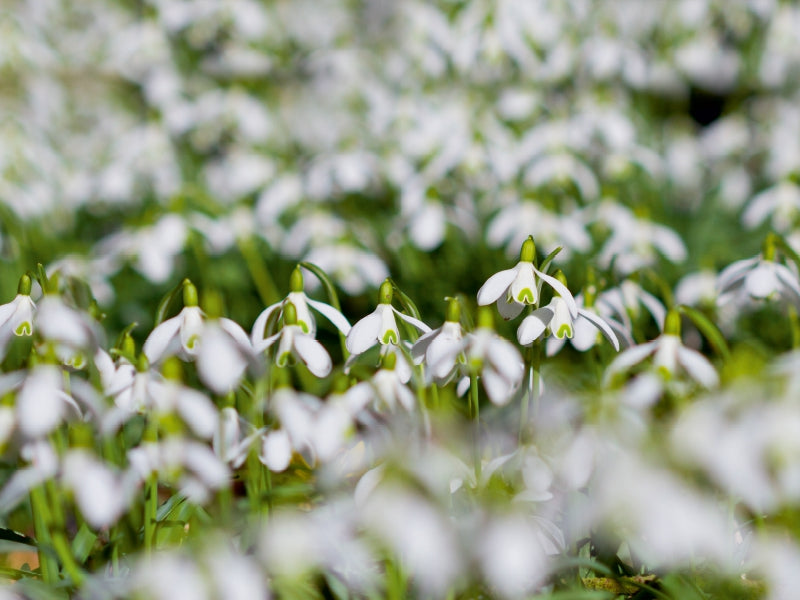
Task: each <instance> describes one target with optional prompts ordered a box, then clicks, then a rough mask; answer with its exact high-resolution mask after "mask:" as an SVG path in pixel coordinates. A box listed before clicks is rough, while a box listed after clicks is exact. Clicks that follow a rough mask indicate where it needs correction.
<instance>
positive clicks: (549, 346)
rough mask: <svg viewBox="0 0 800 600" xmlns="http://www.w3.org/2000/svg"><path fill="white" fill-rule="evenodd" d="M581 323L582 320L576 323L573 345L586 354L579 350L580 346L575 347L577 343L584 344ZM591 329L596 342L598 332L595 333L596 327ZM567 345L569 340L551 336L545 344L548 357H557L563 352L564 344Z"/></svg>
mask: <svg viewBox="0 0 800 600" xmlns="http://www.w3.org/2000/svg"><path fill="white" fill-rule="evenodd" d="M579 323H580V319H579V320H577V321H575V335H573V336H572V345H573V346H575V348H576V349H577V350H580V351H581V352H584V350H581V349H580V348H578V346H576V345H575V342H578V343H582V337H581V333H580V332H581V327H580V325H579ZM589 329H591V330H592V340H594V336H596V335H597V332H596V331H595V329H594V327H591V326H590V327H589ZM566 343H567V338H561V339H559V338H557V337H555V336H552V335H551V336H550V337H549V338H547V341H546V342H545V351H546V352H547V356H555V355H556V354H558V353H559V352H561V349H562V348H563V347H564V344H566ZM588 348H591V345H589V346H588Z"/></svg>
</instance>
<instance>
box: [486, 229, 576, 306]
mask: <svg viewBox="0 0 800 600" xmlns="http://www.w3.org/2000/svg"><path fill="white" fill-rule="evenodd" d="M535 259H536V245H535V244H534V242H533V236H529V237H528V239H527V240H525V242H523V244H522V249H521V251H520V256H519V262H518V263H517V264H516V265H515V266H514V267H513V268H511V269H507V270H505V271H500V272H499V273H495V274H494V275H492V276H491V277H489V279H487V280H486V283H484V284H483V285H482V286H481V289H479V290H478V305H479V306H487V305H489V304H491V303H492V302H497V310H498V311H499V312H500V314H501V315H502V316H503V318H504V319H513V318H514V317H516V316H517V315H519V314H520V313H521V312H522V309H523V308H525V306H538V305H539V301H540V290H541V282H542V281H544V282H546V283H547V284H548V285H549V286H550V287H552V288H553V291H555V292H556V294H558V295H559V296H560V297H561V298H563V299H564V302H565V306H566V308H567V311H568V312H569V314H570V316H571V317H572V318H573V319H575V318H577V316H578V306H577V305H576V304H575V298H573V297H572V294H571V293H570V291H569V289H567V286H565V285H564V284H563V283H561V282H560V281H559V280H558V279H556V278H555V277H551V276H550V275H547V274H546V273H543V272H542V271H540V270H538V269H537V268H536V267H535V266H534V264H533V262H534V260H535Z"/></svg>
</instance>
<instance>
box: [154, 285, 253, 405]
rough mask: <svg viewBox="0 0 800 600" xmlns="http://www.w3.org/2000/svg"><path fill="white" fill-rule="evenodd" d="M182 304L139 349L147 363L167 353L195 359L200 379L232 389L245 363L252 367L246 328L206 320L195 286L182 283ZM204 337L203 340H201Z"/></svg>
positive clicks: (218, 387) (221, 390)
mask: <svg viewBox="0 0 800 600" xmlns="http://www.w3.org/2000/svg"><path fill="white" fill-rule="evenodd" d="M183 304H184V307H183V309H182V310H181V312H180V313H178V315H177V316H175V317H172V318H171V319H167V320H166V321H164V322H163V323H161V324H160V325H158V326H157V327H156V328H155V329H153V331H152V332H151V333H150V335H149V336H148V337H147V339H146V340H145V342H144V346H143V347H142V352H143V353H144V355H145V356H146V357H147V360H148V361H149V362H150V364H157V363H159V362H161V361H163V360H164V359H165V358H167V357H169V356H174V355H177V356H178V357H179V358H181V359H182V360H186V361H193V360H197V373H198V375H199V377H200V380H201V381H202V382H203V383H204V384H205V385H207V386H208V387H209V388H211V390H212V391H214V392H216V393H218V394H224V393H226V392H228V391H230V390H231V389H233V388H234V387H235V386H236V385H237V384H238V382H239V380H240V379H241V377H242V374H243V373H244V371H245V369H246V368H247V366H248V365H252V366H253V367H255V353H254V352H253V349H252V346H251V345H250V340H249V338H248V337H247V334H246V333H245V331H244V330H243V329H242V328H241V327H240V326H239V325H238V324H237V323H236V322H234V321H232V320H230V319H226V318H224V317H219V318H214V319H207V320H206V319H205V314H204V313H203V311H202V310H201V309H200V307H199V306H198V305H197V289H196V288H195V287H194V285H193V284H192V283H191V282H190V281H189V280H188V279H187V280H185V281H184V282H183ZM203 339H205V340H206V342H205V343H201V340H203Z"/></svg>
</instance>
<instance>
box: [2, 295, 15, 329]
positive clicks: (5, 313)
mask: <svg viewBox="0 0 800 600" xmlns="http://www.w3.org/2000/svg"><path fill="white" fill-rule="evenodd" d="M17 298H19V296H17V297H16V298H14V300H12V301H11V302H8V303H7V304H2V305H0V325H3V324H5V323H6V321H8V320H9V319H10V318H11V315H13V314H14V313H15V312H16V310H17ZM11 329H13V328H11ZM11 329H9V331H11Z"/></svg>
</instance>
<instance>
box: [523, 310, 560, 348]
mask: <svg viewBox="0 0 800 600" xmlns="http://www.w3.org/2000/svg"><path fill="white" fill-rule="evenodd" d="M552 318H553V310H552V309H550V308H548V307H546V306H543V307H542V308H537V309H536V310H535V311H533V312H532V313H531V314H529V315H528V316H527V317H525V318H524V319H522V323H520V325H519V329H517V341H518V342H519V343H520V344H522V345H523V346H527V345H528V344H530V343H532V342H533V340H535V339H538V338H539V337H540V336H541V335H542V334H543V333H544V331H545V329H547V326H548V325H549V324H550V321H551V320H552Z"/></svg>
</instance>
